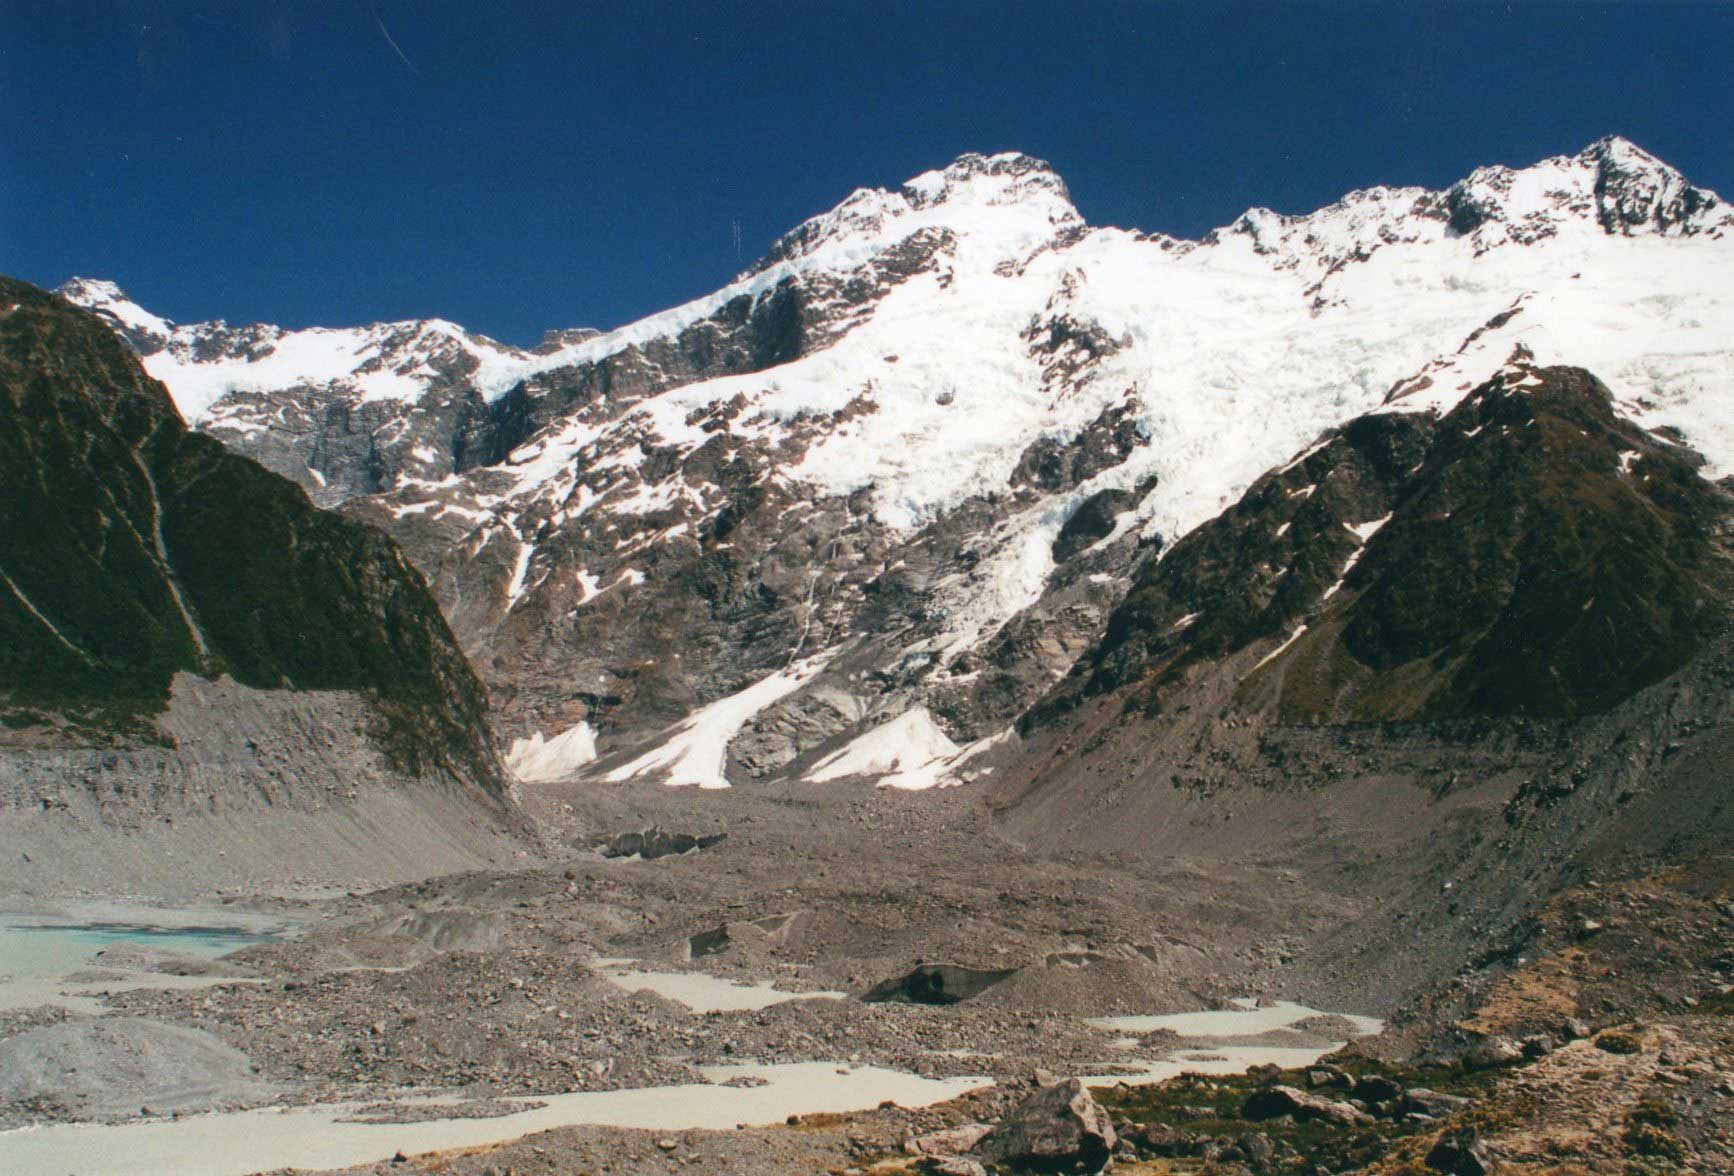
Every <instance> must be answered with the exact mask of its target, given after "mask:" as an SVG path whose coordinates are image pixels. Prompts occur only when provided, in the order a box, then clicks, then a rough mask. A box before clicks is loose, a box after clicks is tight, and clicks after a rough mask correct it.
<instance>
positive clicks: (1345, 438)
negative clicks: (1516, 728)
mask: <svg viewBox="0 0 1734 1176" xmlns="http://www.w3.org/2000/svg"><path fill="white" fill-rule="evenodd" d="M1700 464H1701V459H1700V458H1698V457H1697V455H1695V454H1692V453H1690V452H1689V451H1685V450H1682V449H1680V448H1679V447H1677V446H1674V445H1671V444H1668V443H1667V442H1664V441H1661V440H1659V439H1658V438H1656V437H1654V436H1653V435H1650V434H1647V433H1645V432H1643V431H1642V430H1640V429H1637V428H1636V427H1634V426H1632V425H1631V424H1629V423H1627V422H1624V421H1621V420H1620V419H1618V418H1617V417H1616V416H1615V415H1614V412H1613V405H1612V401H1611V398H1610V396H1609V394H1608V391H1607V389H1606V388H1605V387H1603V386H1602V385H1601V384H1600V383H1599V382H1598V381H1597V380H1596V379H1595V378H1594V377H1593V376H1591V375H1589V374H1588V373H1586V372H1583V371H1581V370H1577V369H1570V368H1547V369H1540V368H1534V367H1531V366H1529V365H1527V364H1522V363H1519V364H1514V365H1513V366H1511V367H1510V368H1508V369H1507V370H1506V371H1504V372H1502V373H1500V374H1499V375H1498V376H1496V377H1495V378H1494V379H1493V380H1492V381H1489V382H1488V383H1487V384H1485V385H1483V386H1482V387H1480V388H1478V389H1477V390H1476V391H1474V392H1473V393H1471V394H1470V395H1469V396H1468V397H1466V398H1465V399H1464V401H1463V402H1462V404H1460V405H1459V406H1458V407H1457V408H1456V409H1454V410H1453V411H1452V412H1451V413H1450V414H1449V415H1447V416H1446V417H1445V418H1444V419H1443V420H1442V421H1439V422H1437V423H1435V422H1434V421H1432V420H1431V419H1429V418H1425V417H1422V418H1412V417H1407V416H1396V415H1391V414H1378V415H1374V416H1369V417H1363V418H1359V419H1358V420H1356V421H1354V422H1351V423H1350V424H1349V425H1347V426H1345V427H1344V428H1343V429H1342V430H1340V431H1335V432H1333V433H1332V434H1329V435H1327V436H1326V437H1325V438H1324V439H1322V440H1321V441H1320V443H1319V444H1318V445H1316V446H1315V447H1314V448H1313V450H1312V451H1311V452H1310V453H1309V454H1307V455H1306V456H1305V457H1304V458H1303V459H1301V460H1299V461H1297V462H1295V463H1292V464H1291V465H1290V466H1289V467H1286V468H1285V469H1283V470H1281V471H1278V472H1276V473H1274V474H1271V475H1268V476H1267V477H1266V478H1264V479H1262V480H1260V481H1259V482H1258V483H1257V484H1255V485H1254V486H1253V488H1252V489H1251V490H1249V491H1248V492H1247V494H1246V495H1245V496H1244V497H1242V499H1241V500H1240V502H1239V503H1237V504H1236V505H1235V506H1233V507H1231V508H1230V509H1229V510H1228V511H1226V512H1225V513H1224V514H1223V515H1221V516H1220V517H1218V518H1217V519H1215V520H1213V521H1212V522H1210V523H1208V524H1206V525H1205V526H1204V527H1201V528H1199V529H1198V530H1197V531H1195V532H1193V533H1192V534H1191V535H1189V536H1187V538H1186V539H1185V540H1184V541H1182V542H1181V543H1180V544H1179V545H1178V546H1177V547H1176V548H1175V550H1174V551H1172V552H1171V553H1170V554H1169V555H1168V557H1167V558H1166V559H1164V560H1162V561H1161V562H1160V563H1157V564H1153V565H1149V566H1147V568H1146V571H1145V573H1144V575H1143V576H1142V577H1140V579H1139V580H1138V581H1137V582H1136V583H1135V584H1134V585H1133V586H1132V588H1131V591H1130V592H1129V593H1128V595H1127V598H1126V600H1125V602H1124V603H1123V604H1122V605H1121V607H1120V608H1119V609H1118V610H1117V611H1116V612H1115V614H1114V615H1113V616H1112V617H1111V618H1110V619H1109V621H1108V625H1107V628H1106V632H1105V635H1104V637H1103V639H1102V642H1101V644H1100V645H1099V646H1098V647H1097V648H1096V649H1095V650H1093V651H1091V653H1090V654H1089V655H1088V656H1087V657H1085V658H1084V659H1082V660H1081V661H1080V662H1079V663H1078V665H1077V666H1076V667H1074V669H1073V671H1072V673H1071V675H1070V676H1069V677H1068V679H1067V682H1066V683H1065V684H1064V685H1063V686H1062V687H1061V688H1060V689H1059V690H1058V691H1056V693H1055V694H1054V695H1053V696H1051V697H1050V698H1049V699H1047V700H1045V701H1044V702H1043V703H1042V704H1041V705H1040V706H1038V707H1037V708H1036V709H1035V710H1034V711H1033V712H1032V713H1031V715H1030V717H1029V719H1028V720H1026V721H1027V722H1028V723H1029V724H1031V725H1032V726H1040V725H1041V724H1044V723H1052V722H1055V721H1057V719H1058V716H1060V715H1063V714H1065V713H1068V712H1069V711H1070V710H1071V709H1072V708H1074V707H1075V706H1076V705H1077V704H1078V703H1079V702H1080V701H1081V700H1082V699H1083V698H1085V697H1088V696H1091V695H1095V694H1100V693H1105V692H1109V691H1113V690H1118V689H1121V688H1124V687H1126V686H1128V685H1131V684H1133V683H1137V684H1138V685H1139V688H1140V690H1141V691H1142V698H1143V704H1144V705H1146V706H1148V707H1151V708H1160V707H1161V706H1162V705H1163V701H1162V700H1163V697H1164V692H1165V691H1166V690H1168V689H1169V688H1170V687H1177V688H1183V684H1184V682H1185V681H1186V677H1187V671H1188V669H1189V668H1190V667H1192V666H1194V665H1197V664H1198V663H1200V662H1202V661H1206V660H1214V659H1219V658H1222V657H1225V656H1228V655H1230V654H1232V653H1234V652H1235V651H1237V650H1240V649H1244V648H1247V647H1248V646H1253V645H1258V646H1259V647H1260V648H1264V647H1266V646H1270V649H1269V656H1268V657H1266V658H1265V659H1264V660H1262V661H1260V662H1259V663H1258V664H1257V665H1256V666H1255V667H1253V670H1252V673H1250V674H1249V675H1248V676H1247V678H1246V679H1245V682H1244V685H1243V687H1242V689H1241V691H1240V692H1239V694H1238V695H1237V699H1238V700H1239V702H1240V703H1241V704H1243V705H1246V706H1250V707H1262V706H1271V707H1273V708H1274V713H1275V716H1276V717H1277V718H1278V719H1279V721H1283V722H1318V721H1322V720H1335V721H1357V720H1360V721H1364V720H1393V719H1415V718H1430V719H1432V718H1462V717H1467V716H1504V715H1541V716H1553V717H1570V716H1573V715H1578V714H1583V713H1592V712H1596V711H1602V710H1606V709H1607V708H1608V707H1609V706H1611V705H1613V704H1614V703H1616V702H1618V701H1619V700H1620V699H1622V698H1625V697H1628V696H1630V695H1631V694H1632V693H1634V692H1635V691H1637V690H1638V689H1641V688H1642V687H1643V686H1645V685H1647V684H1648V683H1650V682H1653V681H1656V680H1657V679H1659V678H1661V677H1662V676H1663V675H1665V674H1667V673H1669V672H1671V671H1672V670H1674V669H1676V668H1678V667H1679V666H1680V665H1681V664H1683V663H1684V661H1685V660H1686V659H1687V658H1688V657H1689V656H1691V654H1692V653H1693V652H1694V651H1695V650H1696V649H1698V648H1699V646H1700V645H1701V643H1702V641H1703V640H1704V638H1705V637H1706V636H1707V635H1708V634H1710V633H1711V632H1713V631H1714V630H1715V629H1716V628H1717V627H1718V626H1719V625H1720V624H1721V623H1722V619H1723V618H1724V617H1725V616H1726V613H1727V601H1728V590H1729V585H1730V583H1734V581H1731V580H1730V578H1729V574H1730V565H1729V562H1728V556H1727V553H1726V552H1725V551H1724V549H1723V546H1722V544H1721V543H1720V541H1719V534H1720V531H1721V529H1722V527H1723V520H1724V519H1725V518H1726V516H1727V514H1728V511H1729V509H1730V506H1731V505H1734V504H1731V503H1730V500H1729V499H1728V497H1727V496H1726V495H1725V494H1724V493H1723V492H1722V491H1720V490H1719V489H1718V488H1717V487H1715V486H1713V485H1711V484H1710V483H1708V482H1706V481H1704V479H1703V478H1701V477H1700V476H1699V475H1698V472H1697V468H1698V466H1699V465H1700ZM1272 642H1274V645H1271V644H1270V643H1272Z"/></svg>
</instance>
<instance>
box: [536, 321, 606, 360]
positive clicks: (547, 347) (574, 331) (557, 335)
mask: <svg viewBox="0 0 1734 1176" xmlns="http://www.w3.org/2000/svg"><path fill="white" fill-rule="evenodd" d="M602 334H603V332H601V331H599V330H597V329H596V328H595V327H559V328H557V329H555V330H552V331H543V332H542V341H541V342H540V343H538V344H536V347H535V354H536V355H553V354H554V353H555V352H557V351H563V350H565V349H566V348H568V347H576V346H577V345H578V344H580V343H588V342H590V340H592V339H597V338H600V337H601V336H602Z"/></svg>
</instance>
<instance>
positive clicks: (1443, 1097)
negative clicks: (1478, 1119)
mask: <svg viewBox="0 0 1734 1176" xmlns="http://www.w3.org/2000/svg"><path fill="white" fill-rule="evenodd" d="M1470 1101H1471V1100H1469V1099H1466V1098H1464V1097H1463V1096H1462V1095H1460V1094H1443V1093H1441V1092H1439V1091H1437V1090H1429V1089H1427V1088H1426V1087H1425V1086H1414V1087H1411V1088H1409V1089H1408V1090H1405V1091H1404V1092H1403V1113H1404V1114H1406V1115H1426V1116H1427V1117H1428V1118H1429V1119H1443V1118H1444V1117H1445V1116H1447V1115H1450V1114H1452V1113H1454V1112H1456V1111H1460V1110H1462V1109H1463V1108H1464V1107H1466V1106H1468V1105H1469V1103H1470Z"/></svg>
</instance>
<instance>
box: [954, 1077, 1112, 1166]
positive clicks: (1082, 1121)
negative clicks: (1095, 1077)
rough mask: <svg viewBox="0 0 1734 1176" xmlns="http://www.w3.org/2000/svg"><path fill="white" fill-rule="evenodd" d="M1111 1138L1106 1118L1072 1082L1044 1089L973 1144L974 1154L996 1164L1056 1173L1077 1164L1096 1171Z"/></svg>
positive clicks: (1107, 1153) (1103, 1161) (1107, 1154)
mask: <svg viewBox="0 0 1734 1176" xmlns="http://www.w3.org/2000/svg"><path fill="white" fill-rule="evenodd" d="M1115 1142H1116V1136H1115V1134H1114V1126H1113V1124H1112V1123H1110V1122H1109V1121H1108V1115H1107V1112H1105V1111H1104V1110H1102V1108H1101V1107H1100V1106H1098V1105H1096V1100H1095V1099H1094V1098H1091V1097H1090V1092H1089V1091H1088V1090H1086V1089H1084V1084H1083V1083H1082V1082H1080V1081H1078V1080H1077V1079H1076V1078H1068V1079H1066V1080H1065V1081H1064V1082H1056V1083H1054V1084H1053V1085H1052V1086H1044V1087H1042V1088H1041V1089H1040V1090H1038V1091H1036V1092H1035V1093H1034V1094H1032V1095H1030V1096H1029V1097H1028V1098H1026V1099H1024V1101H1023V1102H1021V1103H1019V1104H1018V1105H1017V1106H1016V1107H1014V1108H1013V1109H1012V1111H1011V1113H1010V1114H1008V1115H1007V1116H1006V1117H1005V1118H1004V1119H1002V1120H1001V1121H1000V1123H999V1125H998V1126H996V1127H995V1128H994V1129H993V1130H992V1131H990V1132H989V1133H988V1134H987V1135H986V1136H984V1137H983V1138H982V1140H981V1142H980V1143H978V1144H976V1147H975V1151H976V1154H977V1155H979V1156H981V1157H982V1158H983V1159H986V1160H990V1161H992V1162H994V1163H997V1164H1011V1165H1014V1166H1022V1167H1036V1168H1058V1167H1066V1166H1070V1165H1073V1164H1078V1163H1082V1164H1084V1165H1085V1166H1086V1167H1088V1168H1089V1169H1090V1170H1091V1171H1095V1170H1097V1169H1099V1168H1101V1167H1102V1166H1103V1165H1104V1164H1106V1163H1107V1162H1108V1159H1109V1157H1110V1156H1112V1155H1113V1152H1114V1144H1115Z"/></svg>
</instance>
